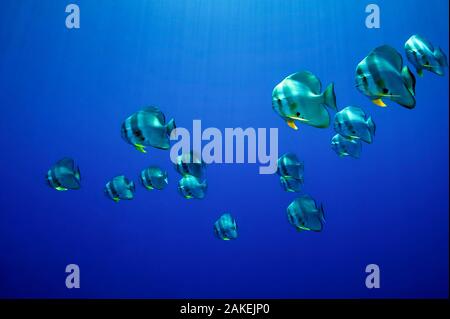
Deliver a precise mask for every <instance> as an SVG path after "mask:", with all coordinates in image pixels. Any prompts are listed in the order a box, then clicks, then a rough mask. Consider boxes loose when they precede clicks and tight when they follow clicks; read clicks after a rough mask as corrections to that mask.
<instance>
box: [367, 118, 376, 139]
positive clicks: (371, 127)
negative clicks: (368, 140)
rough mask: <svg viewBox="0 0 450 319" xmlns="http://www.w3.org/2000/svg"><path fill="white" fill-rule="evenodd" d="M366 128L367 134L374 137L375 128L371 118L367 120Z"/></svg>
mask: <svg viewBox="0 0 450 319" xmlns="http://www.w3.org/2000/svg"><path fill="white" fill-rule="evenodd" d="M367 126H368V127H369V132H370V134H371V135H372V136H374V135H375V130H376V128H377V126H376V125H375V122H374V121H373V120H372V117H370V116H369V118H368V119H367Z"/></svg>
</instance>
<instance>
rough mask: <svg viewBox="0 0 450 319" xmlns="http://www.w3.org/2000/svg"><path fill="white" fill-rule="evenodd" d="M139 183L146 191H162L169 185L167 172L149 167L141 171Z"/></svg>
mask: <svg viewBox="0 0 450 319" xmlns="http://www.w3.org/2000/svg"><path fill="white" fill-rule="evenodd" d="M140 181H141V183H142V185H143V186H144V187H145V188H146V189H148V190H152V189H158V190H161V189H164V188H165V187H166V186H167V184H169V181H168V177H167V172H165V171H163V170H162V169H160V168H159V167H155V166H150V167H148V168H146V169H144V170H142V171H141V175H140Z"/></svg>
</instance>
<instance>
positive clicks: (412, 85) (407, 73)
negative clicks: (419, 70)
mask: <svg viewBox="0 0 450 319" xmlns="http://www.w3.org/2000/svg"><path fill="white" fill-rule="evenodd" d="M402 77H403V82H404V83H405V85H406V87H407V88H408V91H409V92H410V93H411V94H412V95H413V96H414V95H415V94H416V78H415V76H414V74H413V73H412V72H411V70H410V69H409V68H408V67H407V66H406V65H405V66H404V67H403V69H402Z"/></svg>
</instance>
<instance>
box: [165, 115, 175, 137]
mask: <svg viewBox="0 0 450 319" xmlns="http://www.w3.org/2000/svg"><path fill="white" fill-rule="evenodd" d="M176 128H177V126H176V125H175V120H174V119H171V120H170V121H169V123H167V124H166V130H167V135H169V136H170V133H172V131H173V130H174V129H176Z"/></svg>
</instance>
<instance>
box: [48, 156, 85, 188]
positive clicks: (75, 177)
mask: <svg viewBox="0 0 450 319" xmlns="http://www.w3.org/2000/svg"><path fill="white" fill-rule="evenodd" d="M46 181H47V184H48V185H49V186H50V187H51V188H53V189H55V190H57V191H67V190H69V189H70V190H77V189H80V187H81V174H80V168H79V167H78V166H77V165H76V164H75V161H74V160H73V159H71V158H63V159H61V160H59V161H58V162H56V164H55V165H53V166H52V167H51V168H50V169H49V170H48V172H47V175H46Z"/></svg>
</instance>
